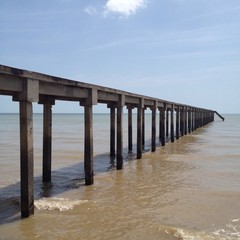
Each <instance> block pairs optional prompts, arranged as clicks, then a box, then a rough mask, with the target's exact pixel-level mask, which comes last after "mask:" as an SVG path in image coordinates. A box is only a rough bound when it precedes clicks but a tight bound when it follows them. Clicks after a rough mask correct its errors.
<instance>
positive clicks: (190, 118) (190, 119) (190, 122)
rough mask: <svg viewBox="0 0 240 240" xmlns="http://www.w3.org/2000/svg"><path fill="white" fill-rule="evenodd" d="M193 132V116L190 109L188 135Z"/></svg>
mask: <svg viewBox="0 0 240 240" xmlns="http://www.w3.org/2000/svg"><path fill="white" fill-rule="evenodd" d="M191 130H192V116H191V109H190V108H188V133H191Z"/></svg>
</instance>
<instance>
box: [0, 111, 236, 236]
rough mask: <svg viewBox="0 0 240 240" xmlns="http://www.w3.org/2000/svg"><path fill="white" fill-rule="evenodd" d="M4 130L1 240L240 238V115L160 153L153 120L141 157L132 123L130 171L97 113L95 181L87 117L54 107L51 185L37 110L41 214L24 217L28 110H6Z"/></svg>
mask: <svg viewBox="0 0 240 240" xmlns="http://www.w3.org/2000/svg"><path fill="white" fill-rule="evenodd" d="M135 117H136V116H134V119H135ZM150 119H151V116H150V115H146V125H147V126H149V125H150V124H148V123H150ZM126 121H127V117H126V116H124V126H127V122H126ZM134 122H135V120H134ZM124 128H125V129H126V127H124ZM0 132H1V137H0V153H1V154H0V166H1V176H0V239H35V238H36V239H86V240H88V239H97V240H98V239H140V240H141V239H240V214H239V209H240V201H239V199H240V148H239V146H240V115H225V122H222V121H221V120H218V119H216V121H215V122H214V123H211V124H209V125H207V126H205V127H203V128H201V129H198V130H197V131H195V132H194V133H191V134H189V135H187V136H184V137H182V138H181V139H179V140H177V141H175V143H174V144H173V143H170V142H169V143H167V144H166V146H164V147H160V146H159V147H158V148H157V151H156V152H155V153H151V152H150V151H148V150H149V149H150V144H149V143H150V142H149V141H148V139H150V137H151V135H150V128H149V127H146V140H147V141H146V147H145V149H146V152H145V153H144V154H143V158H142V159H141V160H135V157H134V154H128V152H127V150H126V146H127V134H126V131H125V132H124V148H125V152H124V156H125V162H124V169H123V170H121V171H116V170H115V169H114V165H115V163H114V161H112V160H111V159H110V158H109V156H108V155H109V116H108V115H104V114H103V115H99V114H98V115H94V156H95V159H94V169H95V178H94V180H95V183H94V185H92V186H85V185H84V180H83V176H84V172H83V161H82V160H83V116H82V115H70V114H69V115H64V114H55V115H54V116H53V172H52V183H51V184H47V185H44V184H42V181H41V158H42V153H41V151H42V146H41V145H42V140H41V139H42V115H41V114H39V115H35V116H34V147H35V152H34V155H35V162H34V165H35V166H34V176H35V181H34V188H35V214H34V215H33V216H32V217H30V218H29V219H24V220H20V214H19V195H20V192H19V126H18V115H14V114H12V115H11V114H10V115H3V114H2V115H0ZM135 135H136V132H135V131H134V139H136V136H135ZM134 152H135V149H134Z"/></svg>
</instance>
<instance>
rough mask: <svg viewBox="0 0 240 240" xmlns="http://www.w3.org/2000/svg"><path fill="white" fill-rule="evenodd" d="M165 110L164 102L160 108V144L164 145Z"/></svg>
mask: <svg viewBox="0 0 240 240" xmlns="http://www.w3.org/2000/svg"><path fill="white" fill-rule="evenodd" d="M165 111H166V103H164V107H161V108H160V114H161V126H160V128H161V143H162V146H165V127H166V125H165V124H166V122H165Z"/></svg>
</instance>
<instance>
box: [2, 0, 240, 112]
mask: <svg viewBox="0 0 240 240" xmlns="http://www.w3.org/2000/svg"><path fill="white" fill-rule="evenodd" d="M0 46H1V50H0V64H2V65H7V66H11V67H17V68H22V69H26V70H31V71H37V72H41V73H45V74H50V75H54V76H59V77H64V78H68V79H72V80H76V81H81V82H87V83H93V84H97V85H102V86H107V87H111V88H117V89H121V90H125V91H129V92H133V93H137V94H142V95H146V96H151V97H156V98H160V99H165V100H169V101H174V102H179V103H183V104H188V105H193V106H196V107H202V108H207V109H212V110H216V111H218V112H220V113H240V100H239V97H240V1H239V0H41V1H38V0H22V1H19V0H0ZM80 108H82V107H80V106H79V104H78V103H69V102H68V103H66V102H59V101H57V102H56V105H55V106H54V108H53V111H54V112H78V111H82V110H81V109H80ZM34 111H35V112H41V111H42V106H41V105H38V104H34ZM96 111H100V112H101V111H108V110H107V108H106V107H105V106H100V107H96ZM0 112H18V104H17V103H16V102H14V103H13V102H12V101H11V98H10V97H5V96H4V97H3V96H0Z"/></svg>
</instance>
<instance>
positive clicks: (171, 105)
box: [0, 65, 224, 218]
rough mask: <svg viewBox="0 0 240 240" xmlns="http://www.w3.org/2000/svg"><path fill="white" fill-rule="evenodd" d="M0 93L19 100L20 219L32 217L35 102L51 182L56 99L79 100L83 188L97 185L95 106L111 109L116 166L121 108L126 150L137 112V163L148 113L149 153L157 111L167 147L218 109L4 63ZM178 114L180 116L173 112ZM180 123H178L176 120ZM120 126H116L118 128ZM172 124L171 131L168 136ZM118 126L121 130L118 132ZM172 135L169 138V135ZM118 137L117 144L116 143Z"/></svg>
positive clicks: (120, 148)
mask: <svg viewBox="0 0 240 240" xmlns="http://www.w3.org/2000/svg"><path fill="white" fill-rule="evenodd" d="M0 95H9V96H12V99H13V101H17V102H19V111H20V112H19V115H20V173H21V216H22V218H26V217H29V216H30V215H31V214H33V213H34V192H33V161H34V159H33V110H32V104H33V102H37V103H39V104H42V105H43V115H44V116H43V168H42V180H43V181H44V182H50V181H51V162H52V150H51V149H52V106H53V105H54V103H55V100H66V101H75V102H79V104H80V106H83V107H84V122H85V125H84V128H85V135H84V170H85V184H86V185H91V184H93V182H94V178H93V176H94V174H93V172H94V169H93V127H92V124H93V105H96V104H98V103H104V104H106V106H107V107H108V108H110V155H111V156H116V167H117V169H122V167H123V107H124V106H126V107H127V109H128V147H129V150H130V151H131V150H132V109H133V108H137V159H140V158H141V157H142V149H143V145H144V138H145V137H144V127H145V122H144V111H145V109H146V108H150V109H151V112H152V126H151V128H152V143H151V149H152V151H153V152H154V151H155V150H156V124H157V123H156V114H157V111H158V112H159V141H160V143H161V145H162V146H164V145H165V139H166V137H168V136H169V137H170V139H171V142H174V141H175V138H176V139H178V138H179V137H180V136H184V135H186V134H187V133H191V132H192V131H194V130H196V129H197V128H199V127H202V126H204V125H206V124H208V123H210V122H212V121H214V113H216V114H217V115H218V116H220V118H222V120H224V118H223V117H222V116H221V115H219V114H218V113H217V112H216V111H214V110H210V109H203V108H198V107H194V106H190V105H185V104H180V103H176V102H170V101H166V100H162V99H158V98H152V97H148V96H142V95H138V94H134V93H130V92H125V91H121V90H117V89H112V88H107V87H103V86H97V85H92V84H87V83H83V82H78V81H71V80H68V79H63V78H58V77H54V76H49V75H45V74H41V73H36V72H30V71H26V70H22V69H16V68H12V67H8V66H3V65H0ZM175 113H176V114H175ZM175 117H176V120H175V121H174V118H175ZM115 123H117V124H115ZM169 123H170V133H169V127H168V126H169ZM115 125H117V129H115ZM169 134H170V135H169ZM115 138H116V142H115Z"/></svg>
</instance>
